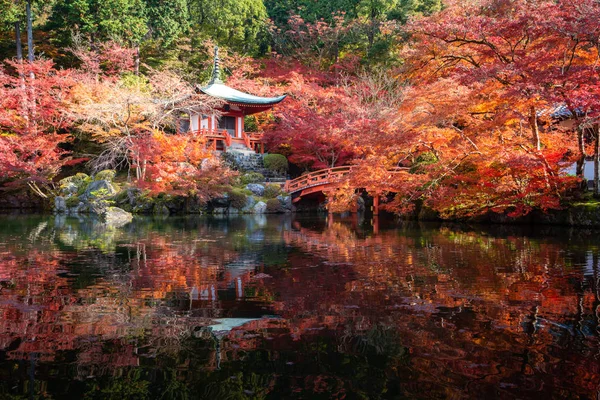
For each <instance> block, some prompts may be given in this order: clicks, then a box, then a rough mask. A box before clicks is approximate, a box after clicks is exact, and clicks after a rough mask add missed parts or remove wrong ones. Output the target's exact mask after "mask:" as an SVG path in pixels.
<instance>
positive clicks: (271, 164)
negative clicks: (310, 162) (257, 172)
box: [263, 154, 288, 175]
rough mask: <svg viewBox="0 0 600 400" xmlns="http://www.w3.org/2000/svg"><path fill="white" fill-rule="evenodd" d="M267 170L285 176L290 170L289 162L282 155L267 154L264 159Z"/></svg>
mask: <svg viewBox="0 0 600 400" xmlns="http://www.w3.org/2000/svg"><path fill="white" fill-rule="evenodd" d="M263 161H264V164H265V168H266V169H268V170H270V171H273V172H276V173H278V174H281V175H283V174H285V173H287V170H288V160H287V158H285V156H284V155H282V154H267V155H266V156H265V157H264V160H263Z"/></svg>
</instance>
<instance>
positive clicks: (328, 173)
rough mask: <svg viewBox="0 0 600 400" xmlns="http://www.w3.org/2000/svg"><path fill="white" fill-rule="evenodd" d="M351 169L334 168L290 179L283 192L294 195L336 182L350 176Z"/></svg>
mask: <svg viewBox="0 0 600 400" xmlns="http://www.w3.org/2000/svg"><path fill="white" fill-rule="evenodd" d="M353 168H354V167H353V166H345V167H334V168H327V169H321V170H319V171H315V172H311V173H309V174H306V175H302V176H301V177H298V178H296V179H292V180H291V181H287V182H286V183H285V186H284V190H285V191H286V192H288V193H295V192H298V191H300V190H303V189H306V188H309V187H313V186H318V185H324V184H327V183H332V182H337V181H338V180H341V178H343V177H344V176H346V175H348V174H350V172H351V171H352V169H353Z"/></svg>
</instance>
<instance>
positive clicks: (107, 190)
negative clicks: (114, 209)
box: [85, 180, 117, 199]
mask: <svg viewBox="0 0 600 400" xmlns="http://www.w3.org/2000/svg"><path fill="white" fill-rule="evenodd" d="M115 194H117V190H116V189H115V187H114V186H113V185H112V184H111V183H110V182H109V181H107V180H99V181H93V182H91V183H90V184H89V185H88V187H87V188H86V189H85V197H86V198H88V199H90V198H102V197H109V196H114V195H115Z"/></svg>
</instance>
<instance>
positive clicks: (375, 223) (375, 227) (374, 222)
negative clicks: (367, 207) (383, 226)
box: [371, 215, 379, 235]
mask: <svg viewBox="0 0 600 400" xmlns="http://www.w3.org/2000/svg"><path fill="white" fill-rule="evenodd" d="M371 224H372V225H373V234H375V235H377V234H378V233H379V216H378V215H374V216H373V219H372V220H371Z"/></svg>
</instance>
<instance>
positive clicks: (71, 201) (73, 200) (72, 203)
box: [65, 196, 80, 208]
mask: <svg viewBox="0 0 600 400" xmlns="http://www.w3.org/2000/svg"><path fill="white" fill-rule="evenodd" d="M79 201H80V200H79V197H77V196H71V197H69V198H68V199H66V200H65V203H66V204H67V207H69V208H70V207H77V206H78V205H79Z"/></svg>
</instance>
